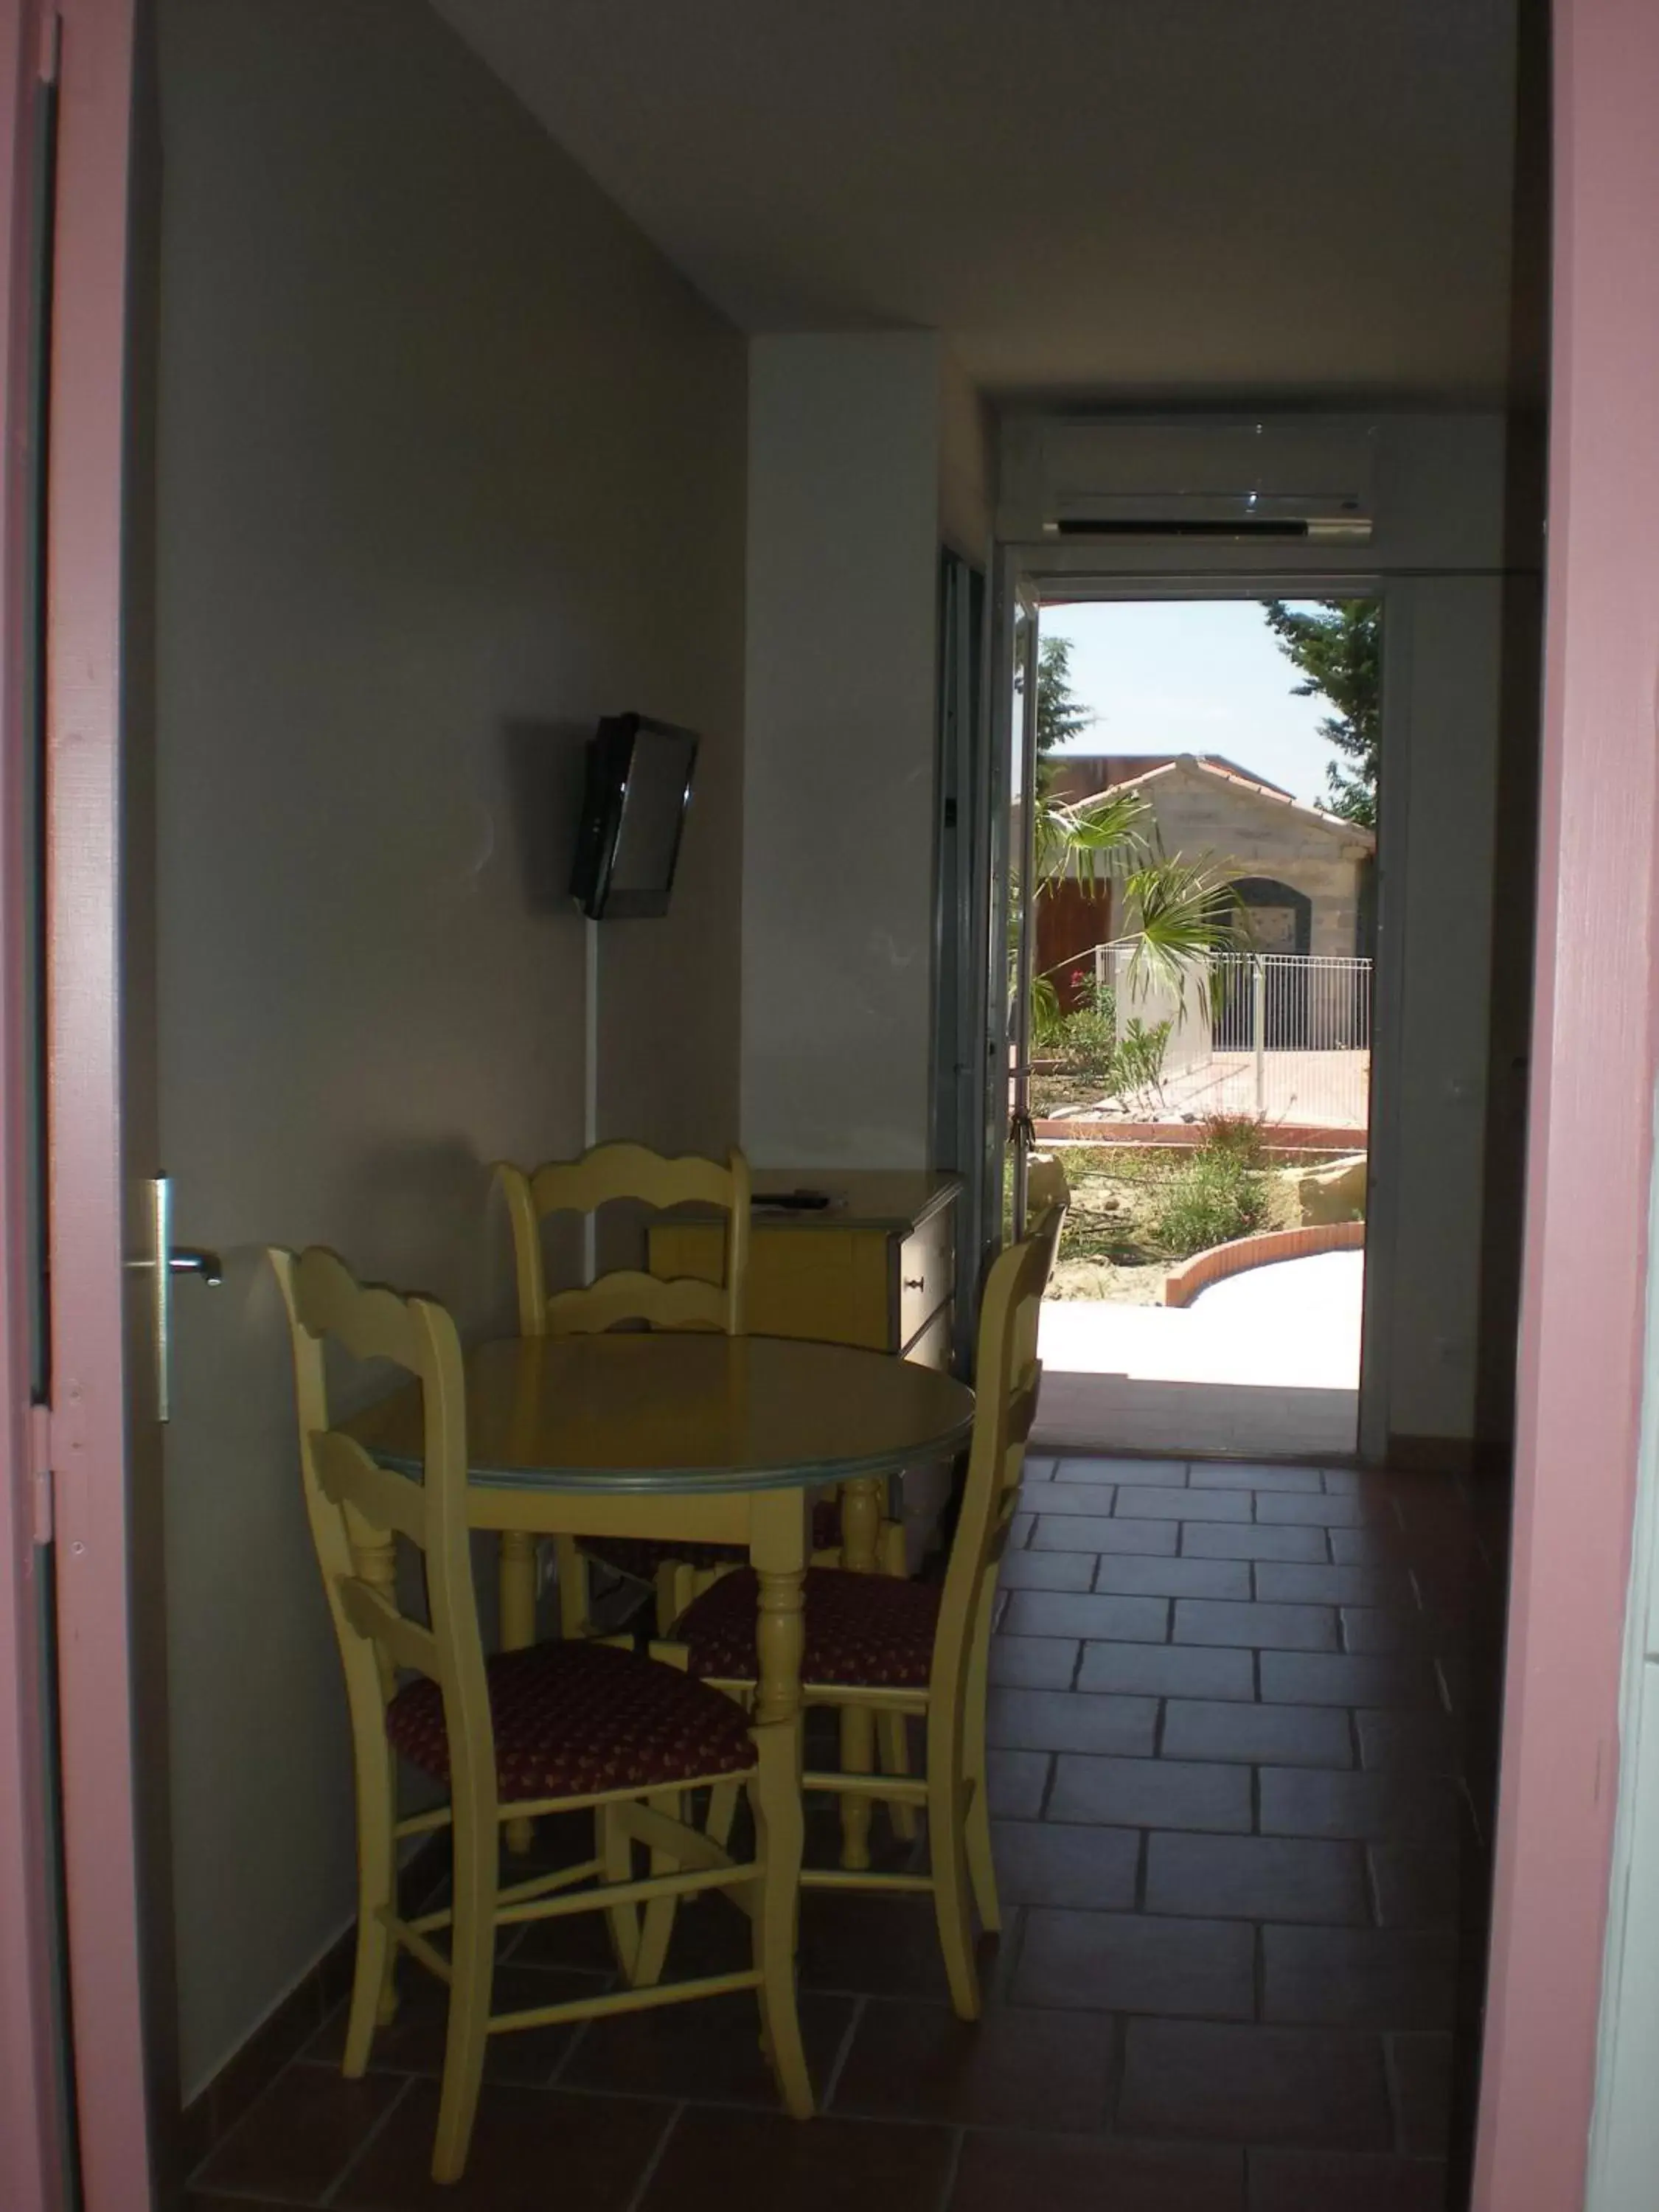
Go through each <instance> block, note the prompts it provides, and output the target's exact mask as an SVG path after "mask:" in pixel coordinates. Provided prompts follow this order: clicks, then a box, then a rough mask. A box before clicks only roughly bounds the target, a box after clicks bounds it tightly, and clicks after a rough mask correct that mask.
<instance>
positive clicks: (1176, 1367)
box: [1038, 1252, 1364, 1455]
mask: <svg viewBox="0 0 1659 2212" xmlns="http://www.w3.org/2000/svg"><path fill="white" fill-rule="evenodd" d="M1363 1298H1364V1254H1363V1253H1360V1252H1327V1253H1320V1254H1317V1255H1315V1256H1314V1257H1312V1258H1310V1259H1305V1260H1288V1261H1279V1262H1278V1263H1276V1264H1275V1265H1273V1266H1272V1267H1255V1268H1252V1269H1251V1270H1249V1273H1245V1274H1242V1275H1235V1276H1232V1277H1231V1278H1230V1279H1228V1280H1227V1281H1225V1282H1222V1283H1218V1284H1216V1285H1213V1287H1212V1288H1211V1289H1210V1290H1207V1291H1204V1292H1203V1293H1202V1294H1201V1295H1200V1297H1198V1298H1197V1299H1196V1300H1195V1301H1194V1304H1192V1305H1190V1306H1188V1307H1185V1308H1168V1307H1164V1306H1132V1305H1112V1304H1106V1303H1104V1302H1103V1303H1100V1304H1092V1303H1090V1302H1088V1301H1085V1300H1081V1299H1066V1300H1055V1299H1049V1300H1045V1302H1044V1304H1043V1309H1042V1334H1041V1339H1040V1347H1039V1348H1040V1350H1041V1352H1042V1362H1043V1369H1044V1376H1043V1389H1042V1409H1041V1411H1040V1413H1039V1415H1038V1430H1039V1433H1040V1435H1041V1436H1042V1439H1043V1441H1044V1442H1045V1443H1047V1444H1048V1446H1049V1447H1050V1448H1052V1449H1061V1448H1066V1449H1079V1448H1081V1447H1083V1446H1085V1445H1089V1444H1092V1445H1094V1446H1097V1447H1103V1446H1108V1445H1110V1446H1114V1447H1115V1446H1117V1445H1121V1446H1123V1447H1124V1448H1126V1449H1136V1450H1164V1451H1182V1450H1186V1451H1215V1452H1234V1453H1246V1454H1257V1453H1267V1452H1275V1451H1277V1452H1286V1453H1292V1454H1296V1455H1302V1454H1304V1453H1307V1454H1317V1453H1320V1452H1331V1453H1346V1452H1350V1451H1352V1449H1353V1444H1354V1428H1355V1422H1356V1420H1357V1418H1358V1385H1359V1322H1360V1310H1361V1305H1362V1302H1363Z"/></svg>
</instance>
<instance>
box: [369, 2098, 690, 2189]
mask: <svg viewBox="0 0 1659 2212" xmlns="http://www.w3.org/2000/svg"><path fill="white" fill-rule="evenodd" d="M672 2113H673V2106H671V2105H669V2104H653V2103H647V2102H645V2101H644V2100H633V2099H630V2100H628V2101H627V2102H626V2103H625V2104H624V2103H620V2102H619V2101H618V2100H617V2099H616V2098H613V2097H578V2096H570V2095H567V2094H566V2093H564V2092H563V2091H562V2090H557V2089H520V2088H513V2087H508V2086H507V2085H505V2084H502V2083H486V2085H485V2087H484V2090H483V2095H482V2096H481V2097H480V2098H479V2100H478V2117H477V2124H476V2125H475V2127H474V2128H473V2130H472V2144H471V2151H470V2152H469V2154H468V2157H467V2162H466V2172H465V2173H464V2174H463V2175H462V2177H461V2179H460V2180H459V2181H457V2182H450V2183H446V2184H443V2185H440V2184H439V2183H437V2182H435V2181H434V2180H433V2179H432V2172H431V2168H432V2143H433V2138H434V2136H435V2133H436V2131H437V2124H438V2085H437V2083H436V2082H435V2081H416V2082H415V2083H414V2084H412V2085H411V2087H410V2092H409V2094H408V2095H407V2096H406V2097H405V2098H404V2100H403V2102H402V2103H401V2104H400V2105H399V2106H398V2109H397V2111H396V2112H394V2113H393V2114H392V2118H391V2119H390V2120H389V2121H388V2122H387V2123H386V2126H385V2127H384V2128H382V2129H381V2130H380V2133H379V2134H378V2135H377V2136H375V2138H374V2142H372V2143H371V2144H370V2145H369V2146H368V2149H367V2150H366V2151H365V2152H364V2154H363V2155H362V2158H361V2159H360V2160H358V2162H357V2164H356V2166H353V2167H352V2169H351V2171H350V2172H349V2174H348V2175H347V2176H346V2179H345V2181H344V2183H343V2185H342V2186H341V2188H340V2190H339V2191H338V2192H337V2195H336V2197H334V2199H333V2202H334V2203H336V2204H338V2205H342V2206H345V2207H349V2208H350V2212H547V2203H548V2195H549V2190H550V2181H551V2178H552V2177H553V2176H555V2175H556V2176H557V2187H558V2197H559V2203H560V2207H561V2212H626V2207H627V2205H628V2203H629V2198H630V2197H631V2196H632V2194H633V2192H634V2191H635V2188H636V2187H637V2186H638V2184H639V2181H640V2178H641V2174H642V2173H643V2172H644V2171H645V2168H646V2166H647V2163H648V2161H649V2160H650V2158H651V2155H652V2154H653V2151H654V2150H655V2149H656V2147H657V2145H658V2143H659V2142H660V2141H661V2139H662V2134H663V2130H664V2129H665V2127H666V2126H667V2124H668V2123H669V2121H670V2119H671V2116H672Z"/></svg>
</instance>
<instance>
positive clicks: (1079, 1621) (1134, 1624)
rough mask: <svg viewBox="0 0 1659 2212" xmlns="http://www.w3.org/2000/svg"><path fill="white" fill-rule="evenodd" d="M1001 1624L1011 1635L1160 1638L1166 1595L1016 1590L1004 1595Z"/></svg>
mask: <svg viewBox="0 0 1659 2212" xmlns="http://www.w3.org/2000/svg"><path fill="white" fill-rule="evenodd" d="M1004 1627H1005V1629H1006V1632H1007V1633H1008V1634H1009V1635H1010V1636H1096V1637H1109V1638H1113V1639H1114V1640H1116V1641H1121V1642H1123V1643H1127V1644H1162V1643H1164V1640H1165V1639H1166V1638H1167V1637H1168V1635H1169V1633H1170V1601H1169V1599H1168V1598H1164V1597H1073V1596H1071V1595H1069V1594H1068V1593H1067V1592H1066V1591H1064V1590H1016V1591H1015V1592H1014V1594H1013V1595H1012V1598H1010V1600H1009V1601H1008V1611H1007V1614H1006V1619H1005V1621H1004Z"/></svg>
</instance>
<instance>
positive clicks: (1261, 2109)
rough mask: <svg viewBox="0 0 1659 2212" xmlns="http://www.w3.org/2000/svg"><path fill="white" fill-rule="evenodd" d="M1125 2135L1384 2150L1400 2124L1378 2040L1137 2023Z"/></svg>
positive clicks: (1307, 2031) (1123, 2111) (1131, 2042)
mask: <svg viewBox="0 0 1659 2212" xmlns="http://www.w3.org/2000/svg"><path fill="white" fill-rule="evenodd" d="M1118 2130H1119V2133H1120V2134H1122V2135H1146V2136H1158V2137H1162V2138H1164V2139H1165V2140H1173V2141H1176V2142H1182V2141H1185V2140H1188V2139H1189V2138H1191V2137H1194V2136H1197V2137H1206V2138H1210V2139H1215V2138H1220V2139H1222V2140H1225V2141H1228V2142H1262V2141H1263V2140H1264V2139H1265V2140H1267V2141H1268V2142H1276V2143H1285V2144H1292V2143H1324V2144H1332V2145H1335V2144H1341V2145H1345V2146H1350V2147H1352V2148H1354V2149H1356V2150H1386V2149H1388V2148H1390V2138H1391V2136H1392V2133H1393V2126H1392V2121H1391V2118H1390V2114H1389V2100H1388V2092H1387V2088H1386V2085H1385V2081H1384V2075H1383V2051H1382V2045H1381V2042H1380V2039H1378V2038H1377V2037H1376V2036H1370V2035H1348V2034H1333V2033H1331V2031H1330V2030H1328V2029H1314V2028H1296V2027H1215V2026H1211V2025H1209V2024H1207V2023H1204V2024H1200V2023H1199V2022H1196V2021H1157V2020H1133V2021H1130V2022H1129V2027H1128V2033H1127V2050H1126V2057H1125V2063H1124V2078H1123V2087H1122V2092H1121V2097H1120V2100H1119V2104H1118ZM1333 2212H1334V2209H1333Z"/></svg>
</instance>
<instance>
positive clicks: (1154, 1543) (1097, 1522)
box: [1031, 1512, 1181, 1559]
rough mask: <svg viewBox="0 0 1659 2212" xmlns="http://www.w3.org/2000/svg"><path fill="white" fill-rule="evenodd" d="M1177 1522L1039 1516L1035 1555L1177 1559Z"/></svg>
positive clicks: (1034, 1542) (1090, 1515) (1033, 1547)
mask: <svg viewBox="0 0 1659 2212" xmlns="http://www.w3.org/2000/svg"><path fill="white" fill-rule="evenodd" d="M1180 1534H1181V1524H1180V1522H1177V1521H1103V1520H1101V1519H1100V1518H1099V1516H1097V1515H1096V1514H1093V1513H1089V1514H1082V1513H1049V1512H1044V1513H1042V1514H1040V1515H1039V1516H1037V1525H1036V1532H1035V1534H1033V1536H1032V1538H1031V1549H1032V1550H1033V1551H1034V1552H1129V1553H1144V1554H1146V1555H1148V1556H1151V1557H1158V1556H1162V1557H1164V1558H1170V1559H1172V1558H1173V1557H1174V1556H1175V1553H1176V1543H1177V1540H1178V1539H1179V1537H1180Z"/></svg>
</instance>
